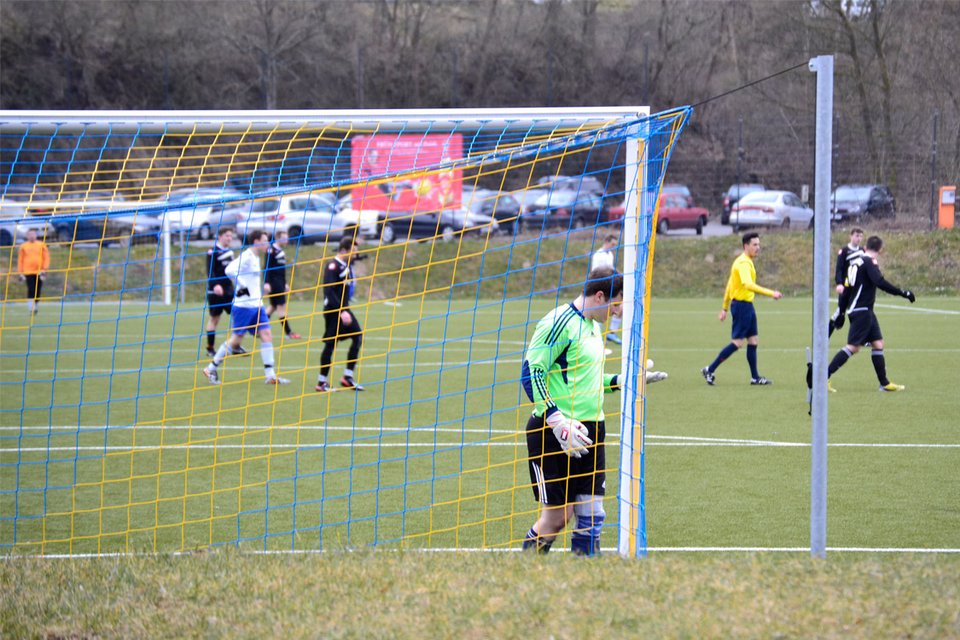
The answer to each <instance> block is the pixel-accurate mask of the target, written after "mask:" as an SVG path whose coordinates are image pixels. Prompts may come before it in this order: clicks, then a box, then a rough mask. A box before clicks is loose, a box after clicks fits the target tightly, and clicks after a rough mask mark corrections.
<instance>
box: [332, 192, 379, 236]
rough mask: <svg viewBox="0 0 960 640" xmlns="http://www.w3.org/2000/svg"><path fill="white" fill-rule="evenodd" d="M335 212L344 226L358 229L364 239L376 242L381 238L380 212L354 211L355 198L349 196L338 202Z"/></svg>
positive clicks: (370, 210) (371, 210)
mask: <svg viewBox="0 0 960 640" xmlns="http://www.w3.org/2000/svg"><path fill="white" fill-rule="evenodd" d="M333 210H334V212H335V215H336V216H337V218H338V219H339V220H340V221H341V222H342V223H343V224H344V226H347V225H349V226H351V227H356V228H357V229H359V230H360V235H361V236H363V237H364V238H369V239H371V240H375V239H378V238H379V237H380V211H377V210H375V209H354V208H353V197H352V196H351V195H349V194H348V195H346V196H344V197H342V198H340V199H339V200H337V204H336V206H334V208H333Z"/></svg>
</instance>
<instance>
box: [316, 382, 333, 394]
mask: <svg viewBox="0 0 960 640" xmlns="http://www.w3.org/2000/svg"><path fill="white" fill-rule="evenodd" d="M313 390H314V391H318V392H320V393H326V392H327V391H330V383H328V382H327V381H326V380H324V381H323V382H318V383H317V386H315V387H314V388H313Z"/></svg>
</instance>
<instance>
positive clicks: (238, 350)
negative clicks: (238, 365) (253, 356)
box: [230, 347, 250, 356]
mask: <svg viewBox="0 0 960 640" xmlns="http://www.w3.org/2000/svg"><path fill="white" fill-rule="evenodd" d="M230 353H231V354H233V355H235V356H248V355H250V352H249V351H247V350H246V349H244V348H243V347H233V349H232V350H231V351H230Z"/></svg>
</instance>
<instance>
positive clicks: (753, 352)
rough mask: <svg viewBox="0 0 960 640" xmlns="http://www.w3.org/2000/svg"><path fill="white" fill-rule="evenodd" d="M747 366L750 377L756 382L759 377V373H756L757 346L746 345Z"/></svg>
mask: <svg viewBox="0 0 960 640" xmlns="http://www.w3.org/2000/svg"><path fill="white" fill-rule="evenodd" d="M747 364H749V365H750V377H751V378H753V379H754V380H756V379H757V378H759V377H760V373H759V372H758V371H757V345H755V344H748V345H747Z"/></svg>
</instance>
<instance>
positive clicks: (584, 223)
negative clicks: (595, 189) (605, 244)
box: [523, 191, 607, 229]
mask: <svg viewBox="0 0 960 640" xmlns="http://www.w3.org/2000/svg"><path fill="white" fill-rule="evenodd" d="M606 221H607V219H606V210H605V209H604V199H603V198H602V197H601V196H600V195H596V194H584V193H580V192H577V191H549V192H547V193H545V194H544V195H542V196H540V197H539V198H537V200H536V201H535V202H534V203H533V204H532V205H531V206H530V208H529V210H528V211H527V213H524V214H523V226H524V227H526V228H528V229H542V228H550V227H560V228H568V229H583V228H584V227H588V226H593V225H595V224H597V223H598V222H599V223H602V222H606Z"/></svg>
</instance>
